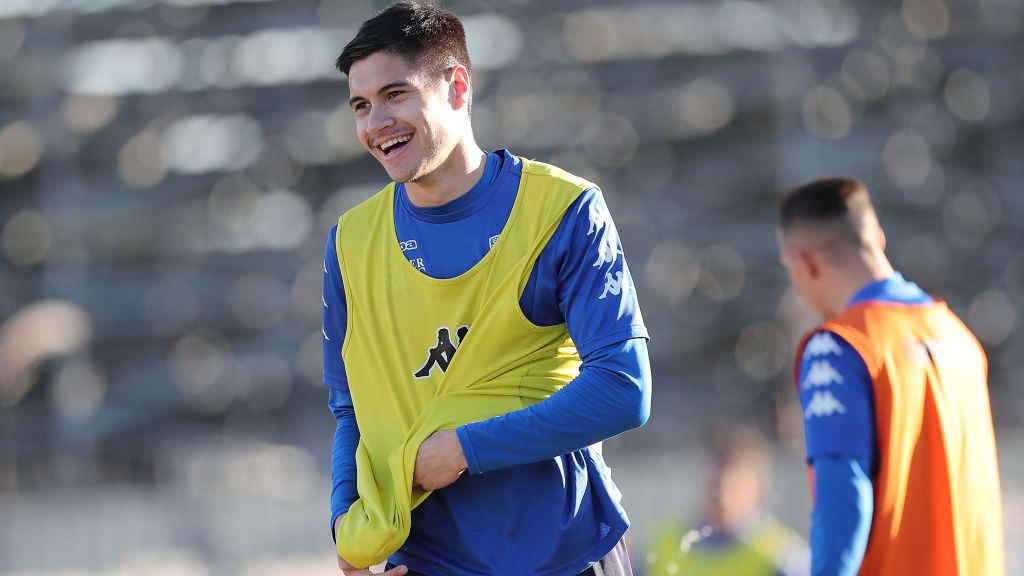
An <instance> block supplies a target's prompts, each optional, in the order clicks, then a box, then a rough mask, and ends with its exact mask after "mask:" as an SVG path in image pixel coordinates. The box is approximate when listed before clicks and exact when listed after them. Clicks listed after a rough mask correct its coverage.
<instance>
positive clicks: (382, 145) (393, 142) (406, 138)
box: [377, 136, 412, 152]
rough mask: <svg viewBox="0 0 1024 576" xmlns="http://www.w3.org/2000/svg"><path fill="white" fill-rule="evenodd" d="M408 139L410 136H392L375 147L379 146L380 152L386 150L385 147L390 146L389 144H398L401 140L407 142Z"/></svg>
mask: <svg viewBox="0 0 1024 576" xmlns="http://www.w3.org/2000/svg"><path fill="white" fill-rule="evenodd" d="M409 140H412V136H399V137H398V138H392V139H391V140H388V141H387V142H385V143H383V144H381V145H379V146H377V147H378V148H380V151H381V152H386V151H387V149H388V148H390V147H391V146H394V145H395V144H400V143H402V142H408V141H409Z"/></svg>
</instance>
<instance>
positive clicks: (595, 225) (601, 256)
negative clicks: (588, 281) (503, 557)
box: [587, 199, 622, 268]
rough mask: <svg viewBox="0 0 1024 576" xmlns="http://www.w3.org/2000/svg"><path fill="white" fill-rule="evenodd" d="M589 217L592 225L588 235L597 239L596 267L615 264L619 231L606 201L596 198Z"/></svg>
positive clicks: (617, 255)
mask: <svg viewBox="0 0 1024 576" xmlns="http://www.w3.org/2000/svg"><path fill="white" fill-rule="evenodd" d="M589 207H590V209H589V211H588V214H587V217H588V218H589V219H590V227H589V228H588V229H587V236H591V235H593V236H594V239H595V240H596V241H597V243H598V244H597V259H596V260H594V267H595V268H597V267H600V266H604V265H605V264H615V261H616V260H618V258H619V254H621V253H622V251H621V250H619V233H618V231H617V230H615V223H614V222H612V215H611V214H610V213H609V212H608V207H607V206H605V204H604V202H600V201H598V199H595V200H594V201H593V202H590V204H589Z"/></svg>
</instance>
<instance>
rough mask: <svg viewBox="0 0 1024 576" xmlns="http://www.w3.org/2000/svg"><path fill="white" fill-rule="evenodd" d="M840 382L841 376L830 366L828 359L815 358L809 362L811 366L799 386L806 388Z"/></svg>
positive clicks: (841, 381)
mask: <svg viewBox="0 0 1024 576" xmlns="http://www.w3.org/2000/svg"><path fill="white" fill-rule="evenodd" d="M842 383H843V376H842V375H841V374H839V371H838V370H836V369H835V367H833V366H832V363H831V362H829V361H828V360H816V361H814V362H812V363H811V368H810V370H808V371H807V375H806V377H804V381H803V383H802V384H801V385H800V386H801V387H802V388H804V389H808V388H818V387H824V386H831V385H832V384H842Z"/></svg>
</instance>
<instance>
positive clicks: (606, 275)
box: [457, 189, 651, 474]
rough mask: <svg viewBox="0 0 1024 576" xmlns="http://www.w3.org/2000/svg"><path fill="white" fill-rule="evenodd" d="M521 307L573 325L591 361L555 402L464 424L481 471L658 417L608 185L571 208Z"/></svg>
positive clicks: (467, 448)
mask: <svg viewBox="0 0 1024 576" xmlns="http://www.w3.org/2000/svg"><path fill="white" fill-rule="evenodd" d="M520 305H521V306H522V308H523V312H524V313H525V314H526V316H527V317H528V318H529V319H530V320H531V321H532V322H534V323H535V324H538V325H554V324H560V323H562V322H564V323H565V324H566V326H567V328H568V331H569V335H570V336H571V337H572V339H573V341H574V342H575V343H576V345H577V348H578V349H579V352H580V355H581V356H582V359H583V367H582V369H581V371H580V374H579V376H577V377H576V378H575V379H573V380H572V381H571V382H570V383H569V384H568V385H566V386H565V387H564V388H562V389H561V390H559V391H558V392H556V393H555V394H553V395H552V396H551V397H550V398H548V399H547V400H544V401H542V402H539V403H537V404H534V405H532V406H530V407H527V408H524V409H522V410H517V411H515V412H511V413H509V414H506V415H503V416H498V417H496V418H491V419H489V420H485V421H483V422H476V423H473V424H467V425H465V426H461V427H459V428H458V429H457V434H458V439H459V441H460V443H461V446H462V449H463V451H464V452H465V457H466V461H467V463H468V466H469V471H470V473H473V474H477V473H481V472H486V471H489V470H496V469H501V468H507V467H511V466H518V465H522V464H527V463H530V462H539V461H542V460H546V459H549V458H553V457H556V456H559V455H562V454H566V453H569V452H572V451H574V450H579V449H582V448H584V447H586V446H589V445H591V444H594V443H596V442H600V441H601V440H605V439H607V438H610V437H612V436H615V435H616V434H620V433H622V432H625V431H626V430H629V429H631V428H636V427H639V426H643V425H644V423H646V422H647V418H648V416H649V414H650V406H651V371H650V362H649V360H648V355H647V330H646V328H645V327H644V325H643V318H642V317H641V314H640V308H639V304H638V303H637V299H636V293H635V290H634V289H633V282H632V279H631V277H630V274H629V268H628V266H627V264H626V260H625V257H624V256H623V253H622V246H621V243H620V242H619V237H618V233H617V232H616V230H615V225H614V223H613V222H612V219H611V216H610V215H609V213H608V208H607V206H606V205H605V202H604V199H603V197H602V196H601V193H600V191H599V190H597V189H591V190H588V191H586V192H585V193H584V194H583V195H581V197H580V198H579V199H578V200H577V201H576V202H575V203H574V204H573V205H572V206H571V207H570V208H569V210H568V212H567V213H566V216H565V217H564V218H563V220H562V222H561V224H560V225H559V228H558V230H556V232H555V234H554V235H553V236H552V238H551V240H550V241H549V242H548V245H547V246H546V247H545V249H544V251H543V252H542V253H541V256H540V258H539V259H538V261H537V264H536V266H535V268H534V271H533V273H532V275H531V278H530V281H529V282H528V283H527V285H526V288H525V290H524V293H523V295H522V298H521V300H520Z"/></svg>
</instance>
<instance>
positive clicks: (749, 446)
mask: <svg viewBox="0 0 1024 576" xmlns="http://www.w3.org/2000/svg"><path fill="white" fill-rule="evenodd" d="M704 445H705V449H706V450H707V453H708V455H709V456H710V457H711V458H712V460H713V461H714V462H715V463H716V464H717V465H719V466H732V465H735V464H739V463H743V464H747V465H750V466H753V467H754V468H755V469H757V470H758V472H759V473H760V474H762V475H763V474H766V473H769V469H770V464H771V448H770V447H769V445H768V441H767V440H766V439H765V437H764V435H763V434H761V433H760V432H759V431H758V430H757V429H756V428H753V427H750V426H746V425H743V424H735V423H720V424H717V425H714V426H712V427H711V428H710V429H709V430H708V433H707V436H706V438H705V441H704Z"/></svg>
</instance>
